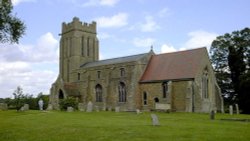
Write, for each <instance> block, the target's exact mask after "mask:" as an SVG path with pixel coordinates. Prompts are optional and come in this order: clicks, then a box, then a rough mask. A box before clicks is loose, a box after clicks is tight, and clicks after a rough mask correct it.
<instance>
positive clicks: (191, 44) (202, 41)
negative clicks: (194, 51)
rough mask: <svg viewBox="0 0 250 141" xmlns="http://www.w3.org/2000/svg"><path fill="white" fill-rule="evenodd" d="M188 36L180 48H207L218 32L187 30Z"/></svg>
mask: <svg viewBox="0 0 250 141" xmlns="http://www.w3.org/2000/svg"><path fill="white" fill-rule="evenodd" d="M188 36H189V40H188V41H187V42H186V43H185V44H184V45H183V47H182V49H191V48H197V47H207V48H208V50H209V48H210V46H211V43H212V41H213V40H214V39H215V38H216V37H217V36H218V34H216V33H210V32H207V31H203V30H197V31H192V32H189V33H188Z"/></svg>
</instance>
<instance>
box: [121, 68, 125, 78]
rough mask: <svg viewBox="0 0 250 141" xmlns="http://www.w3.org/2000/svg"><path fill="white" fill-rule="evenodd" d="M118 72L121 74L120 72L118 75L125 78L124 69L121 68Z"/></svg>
mask: <svg viewBox="0 0 250 141" xmlns="http://www.w3.org/2000/svg"><path fill="white" fill-rule="evenodd" d="M120 71H121V72H120V73H121V77H123V76H125V69H124V68H121V69H120Z"/></svg>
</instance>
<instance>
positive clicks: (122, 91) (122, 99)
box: [118, 82, 127, 102]
mask: <svg viewBox="0 0 250 141" xmlns="http://www.w3.org/2000/svg"><path fill="white" fill-rule="evenodd" d="M118 91H119V102H126V101H127V100H126V99H127V92H126V85H125V84H124V83H123V82H120V83H119V86H118Z"/></svg>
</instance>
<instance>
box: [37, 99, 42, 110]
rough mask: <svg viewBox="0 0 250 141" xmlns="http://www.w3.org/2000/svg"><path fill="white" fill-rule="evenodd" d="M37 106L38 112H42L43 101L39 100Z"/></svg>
mask: <svg viewBox="0 0 250 141" xmlns="http://www.w3.org/2000/svg"><path fill="white" fill-rule="evenodd" d="M38 105H39V110H40V111H42V110H43V100H42V99H39V101H38Z"/></svg>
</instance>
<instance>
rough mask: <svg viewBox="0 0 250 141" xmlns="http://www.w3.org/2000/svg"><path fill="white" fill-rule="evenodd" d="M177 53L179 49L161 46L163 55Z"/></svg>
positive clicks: (165, 45)
mask: <svg viewBox="0 0 250 141" xmlns="http://www.w3.org/2000/svg"><path fill="white" fill-rule="evenodd" d="M175 51H177V49H176V48H174V47H173V46H171V45H167V44H163V45H162V46H161V53H168V52H175Z"/></svg>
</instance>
